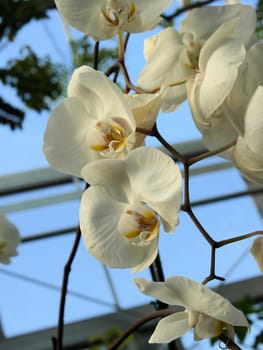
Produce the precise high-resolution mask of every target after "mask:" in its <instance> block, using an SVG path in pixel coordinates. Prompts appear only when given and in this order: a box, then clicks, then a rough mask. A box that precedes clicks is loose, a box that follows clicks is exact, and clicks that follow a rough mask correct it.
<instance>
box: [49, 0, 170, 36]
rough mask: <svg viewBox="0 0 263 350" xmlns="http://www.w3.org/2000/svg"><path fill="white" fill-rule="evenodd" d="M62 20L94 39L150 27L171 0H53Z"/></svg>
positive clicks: (151, 27) (136, 31)
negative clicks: (62, 17)
mask: <svg viewBox="0 0 263 350" xmlns="http://www.w3.org/2000/svg"><path fill="white" fill-rule="evenodd" d="M55 3H56V6H57V9H58V10H59V12H60V13H61V14H62V15H63V16H64V17H65V19H66V21H67V22H68V23H69V24H70V25H72V26H73V27H75V28H77V29H79V30H80V31H81V32H83V33H85V34H87V35H90V36H92V37H93V38H94V39H95V40H97V41H99V40H105V39H109V38H112V37H113V36H114V35H116V34H117V33H118V32H120V31H124V32H129V33H138V32H144V31H147V30H151V29H153V28H154V27H155V26H156V25H157V24H158V23H159V22H160V19H161V17H160V15H161V13H162V12H163V11H164V10H165V9H166V8H168V7H169V6H170V4H171V3H172V0H162V1H160V0H88V1H87V0H55Z"/></svg>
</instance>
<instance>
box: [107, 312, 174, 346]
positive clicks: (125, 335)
mask: <svg viewBox="0 0 263 350" xmlns="http://www.w3.org/2000/svg"><path fill="white" fill-rule="evenodd" d="M172 313H174V311H172V310H168V309H163V310H159V311H156V312H153V313H151V314H149V315H146V316H145V317H143V318H141V319H140V320H138V321H136V322H134V323H133V324H132V325H131V326H130V327H129V328H128V329H127V330H126V331H125V332H123V334H122V335H121V336H120V337H119V338H118V339H116V340H115V341H114V342H113V343H112V344H111V345H110V346H109V348H108V350H115V349H117V348H118V347H119V346H120V345H121V344H122V343H123V342H124V340H125V339H127V338H128V336H129V335H131V334H132V333H133V332H135V331H136V330H137V329H138V328H140V327H141V326H143V325H144V324H145V323H147V322H149V321H152V320H154V319H155V318H159V317H164V316H168V315H171V314H172Z"/></svg>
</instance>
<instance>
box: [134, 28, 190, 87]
mask: <svg viewBox="0 0 263 350" xmlns="http://www.w3.org/2000/svg"><path fill="white" fill-rule="evenodd" d="M152 43H154V49H153V48H151V50H150V52H151V55H150V57H149V58H148V60H147V63H146V65H145V67H144V68H143V70H142V72H141V74H140V76H139V79H138V82H139V84H140V86H142V87H143V88H145V89H156V88H160V87H161V86H164V85H165V86H167V85H169V84H172V83H174V82H176V81H180V80H182V79H184V78H186V77H189V76H190V75H192V74H193V70H192V69H191V64H190V61H189V58H188V56H187V52H186V47H185V46H184V44H183V42H182V36H181V34H180V33H179V32H178V31H177V30H176V29H174V28H167V29H165V30H163V31H162V32H161V33H160V34H158V35H157V37H156V38H155V39H154V40H153V41H152ZM167 52H169V55H167Z"/></svg>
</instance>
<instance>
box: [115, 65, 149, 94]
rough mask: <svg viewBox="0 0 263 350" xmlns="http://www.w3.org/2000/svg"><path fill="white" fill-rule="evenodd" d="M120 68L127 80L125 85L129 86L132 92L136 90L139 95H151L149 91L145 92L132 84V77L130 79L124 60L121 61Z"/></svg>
mask: <svg viewBox="0 0 263 350" xmlns="http://www.w3.org/2000/svg"><path fill="white" fill-rule="evenodd" d="M119 67H120V70H121V72H122V75H123V77H124V79H125V83H126V85H127V87H128V88H129V89H131V90H134V91H135V92H137V93H139V94H145V93H149V92H148V91H146V90H143V89H141V88H139V87H137V86H135V85H133V84H132V82H131V80H130V77H129V73H128V71H127V68H126V66H125V64H124V61H123V60H119Z"/></svg>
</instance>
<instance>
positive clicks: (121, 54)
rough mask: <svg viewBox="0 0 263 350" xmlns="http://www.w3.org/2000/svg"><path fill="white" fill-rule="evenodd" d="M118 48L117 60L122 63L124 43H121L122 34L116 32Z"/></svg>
mask: <svg viewBox="0 0 263 350" xmlns="http://www.w3.org/2000/svg"><path fill="white" fill-rule="evenodd" d="M118 44H119V45H118V47H119V60H120V61H123V60H124V41H123V36H122V32H121V31H119V32H118Z"/></svg>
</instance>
